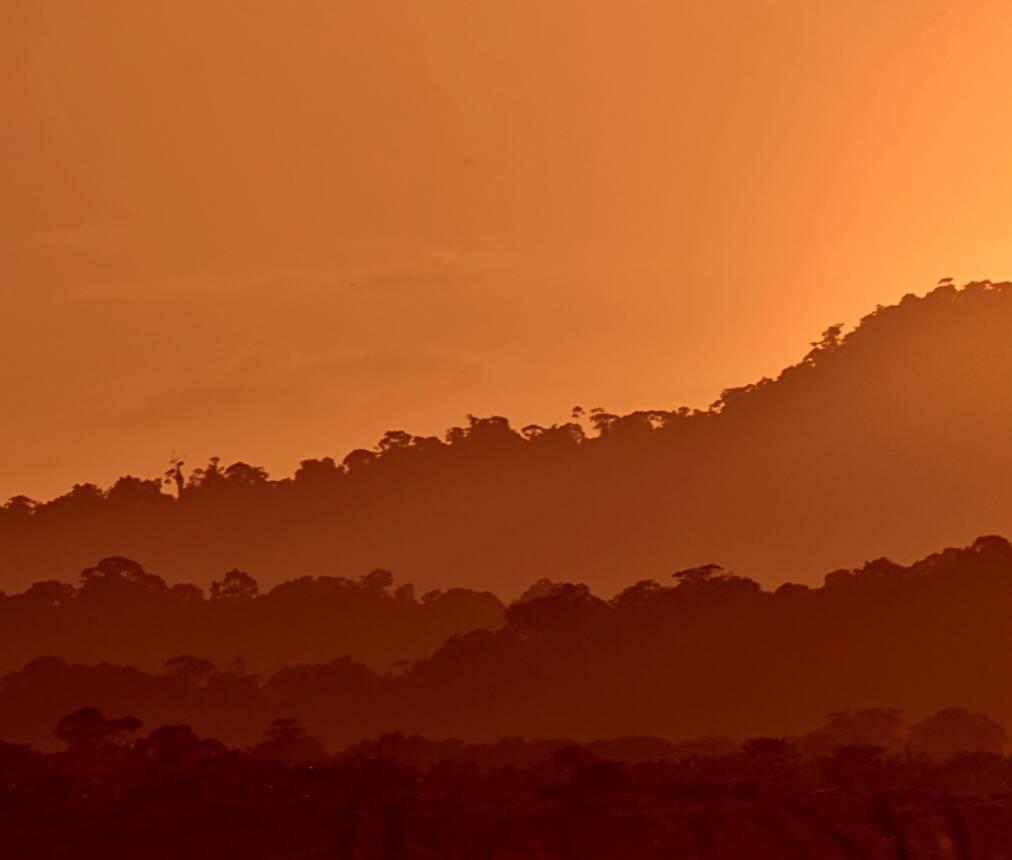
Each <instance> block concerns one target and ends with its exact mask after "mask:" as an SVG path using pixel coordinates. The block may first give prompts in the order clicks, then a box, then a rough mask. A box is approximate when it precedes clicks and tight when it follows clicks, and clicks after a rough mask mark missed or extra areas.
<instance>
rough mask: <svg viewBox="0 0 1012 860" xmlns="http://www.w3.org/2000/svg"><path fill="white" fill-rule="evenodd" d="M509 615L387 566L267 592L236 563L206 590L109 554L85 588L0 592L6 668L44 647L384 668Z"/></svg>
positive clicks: (107, 654)
mask: <svg viewBox="0 0 1012 860" xmlns="http://www.w3.org/2000/svg"><path fill="white" fill-rule="evenodd" d="M504 611H505V607H504V606H503V605H502V603H501V602H500V601H499V600H498V599H497V598H496V597H495V596H494V595H492V594H489V593H487V592H484V593H482V592H476V591H471V590H468V589H466V588H451V589H449V590H447V591H438V590H434V591H429V592H427V593H425V594H422V595H421V596H417V597H416V595H415V593H414V590H413V589H412V587H411V586H410V585H400V586H398V585H396V584H395V582H394V577H393V574H391V573H390V572H389V571H385V570H374V571H372V572H370V573H367V574H365V575H364V576H361V577H359V578H358V579H357V580H354V581H352V580H348V579H343V578H340V577H326V576H324V577H309V576H305V577H301V578H299V579H296V580H292V581H289V582H285V583H281V584H279V585H276V586H275V587H274V588H272V589H270V590H269V591H267V592H266V593H265V594H261V593H260V588H259V585H258V583H257V582H256V580H255V579H253V578H252V577H251V576H250V575H249V574H247V573H245V572H243V571H239V570H230V571H228V572H226V573H225V574H224V575H223V576H222V577H220V578H219V579H216V580H214V581H213V582H212V583H211V584H210V587H209V588H208V589H207V591H206V593H205V592H204V590H203V589H201V588H199V587H197V586H195V585H192V584H189V583H177V584H175V585H172V586H170V585H168V584H167V583H166V582H165V581H164V580H163V579H161V578H160V577H158V576H156V575H154V574H151V573H148V572H146V571H145V570H144V568H143V567H142V566H141V565H140V564H138V563H137V562H135V561H132V560H130V559H126V558H122V557H110V558H105V559H102V560H101V561H100V562H98V564H96V565H94V566H92V567H89V568H87V569H85V570H84V571H83V572H82V573H81V576H80V579H79V582H78V584H77V585H76V586H75V585H71V584H69V583H63V582H57V581H54V580H45V581H42V582H37V583H35V584H34V585H32V586H30V587H29V588H27V589H26V590H25V591H24V592H22V593H19V594H12V595H9V596H0V671H5V670H9V669H12V668H16V667H19V666H21V665H22V664H23V663H24V662H25V661H26V660H29V659H31V658H33V657H37V656H39V655H40V654H53V655H61V656H65V657H72V658H73V659H75V660H79V661H84V662H96V663H97V662H104V661H112V662H121V663H129V664H131V665H135V666H138V667H142V668H146V669H160V668H162V666H163V664H165V662H166V661H167V660H171V658H179V655H181V654H187V653H195V654H199V655H200V656H201V657H202V658H205V659H210V660H212V661H214V663H216V664H218V665H225V664H227V663H229V662H231V661H233V660H235V659H236V658H241V659H242V660H243V661H244V663H245V665H246V667H247V668H248V669H250V670H251V671H257V672H265V671H271V672H273V671H276V670H277V669H279V668H281V667H282V666H284V665H286V664H292V663H306V662H319V661H324V660H329V659H331V658H333V657H337V656H341V655H343V654H354V655H355V657H356V658H357V659H358V660H361V661H362V662H364V663H366V664H368V665H370V666H373V667H375V668H378V669H386V668H389V667H390V666H392V665H393V664H394V663H395V662H396V661H399V660H404V659H410V658H414V657H420V656H423V655H427V654H429V653H431V652H432V651H434V650H435V649H436V648H437V647H438V646H439V645H441V644H442V643H443V642H444V641H445V640H446V639H447V638H448V637H449V636H451V635H452V634H454V633H463V632H466V631H468V630H473V629H475V628H479V627H481V628H488V629H495V628H498V627H499V626H500V625H501V624H502V621H503V616H504ZM180 659H181V658H180Z"/></svg>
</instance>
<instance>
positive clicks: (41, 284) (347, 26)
mask: <svg viewBox="0 0 1012 860" xmlns="http://www.w3.org/2000/svg"><path fill="white" fill-rule="evenodd" d="M1009 44H1012V14H1010V13H1009V12H1008V10H1007V8H1005V7H1003V4H1001V3H998V2H994V3H991V2H987V3H953V2H936V0H921V2H909V0H899V2H893V3H881V2H877V0H876V2H870V0H858V2H850V3H835V4H832V3H811V2H808V0H781V2H772V1H771V2H760V0H755V2H725V3H717V4H714V3H675V2H671V0H624V1H623V2H618V0H611V2H599V0H550V2H535V0H500V2H495V3H491V2H489V3H474V2H467V0H427V2H425V3H422V2H409V0H399V2H392V0H386V2H384V0H377V2H370V3H351V2H323V0H301V2H297V3H282V2H254V0H250V2H241V3H240V2H223V0H199V2H197V0H173V2H158V0H152V2H145V3H129V2H114V0H94V2H89V3H82V2H69V0H65V2H56V0H54V2H49V3H37V2H32V0H8V2H6V3H4V4H3V6H2V8H0V98H2V100H3V105H4V119H3V123H4V125H3V133H2V134H0V199H2V200H3V201H4V204H3V206H0V265H2V275H0V278H2V279H0V395H2V398H3V402H4V404H5V409H4V421H3V424H2V425H0V443H2V444H0V496H4V497H6V496H10V495H13V494H15V493H25V494H28V495H30V496H35V497H39V498H46V497H50V496H52V495H55V494H57V493H59V492H62V491H64V490H65V489H67V488H68V487H69V486H70V485H71V484H73V483H75V482H84V481H95V482H98V483H100V484H108V483H109V482H111V481H112V480H114V479H115V478H116V477H117V476H118V475H121V474H125V473H132V474H138V475H157V474H159V473H160V472H161V471H162V469H163V468H164V467H165V464H166V462H167V460H168V458H169V457H170V455H171V454H172V453H173V452H175V453H178V454H185V455H186V456H187V458H188V460H189V461H190V464H191V465H194V466H195V465H199V464H200V462H201V461H203V460H205V459H206V458H207V457H208V456H210V455H212V454H219V455H221V456H222V457H223V458H224V459H225V460H226V461H229V462H230V461H232V460H236V459H244V460H247V461H249V462H253V463H256V464H260V465H264V466H266V467H267V468H268V469H270V470H271V472H272V473H275V474H286V473H290V472H291V471H292V470H293V469H294V468H295V466H296V465H297V463H298V461H299V460H300V459H302V458H305V457H311V456H323V455H332V456H335V457H338V458H340V457H341V456H343V454H344V453H346V452H347V451H348V450H350V449H351V448H354V447H359V446H369V445H371V444H373V443H374V442H375V441H376V439H378V437H379V436H380V435H381V434H382V433H383V432H384V431H385V430H387V429H391V428H403V429H406V430H408V431H411V432H415V433H420V434H429V433H440V432H441V431H442V430H443V429H444V428H445V427H447V426H450V425H451V424H454V423H459V422H461V421H463V420H464V416H465V414H466V413H475V414H490V413H497V414H505V415H508V416H510V417H511V418H513V419H514V421H515V423H516V424H517V425H518V426H522V425H523V424H526V423H529V422H538V423H543V424H549V423H553V422H556V421H560V420H564V419H565V418H566V417H567V415H568V413H569V409H570V407H571V406H572V405H573V404H575V403H580V404H582V405H584V406H585V407H588V408H589V407H592V406H597V405H601V406H605V407H607V408H608V409H610V410H612V411H629V410H632V409H637V408H648V407H657V408H672V407H675V406H678V405H682V404H688V405H693V406H703V405H706V404H707V403H709V402H710V401H712V400H713V399H715V398H716V397H717V396H718V394H719V392H720V390H721V389H722V388H725V387H729V386H734V385H740V384H744V383H746V382H749V381H752V380H755V379H757V378H759V377H761V376H763V375H772V374H775V373H776V372H777V371H778V370H779V369H780V368H781V367H783V366H784V365H785V364H788V363H790V362H793V361H795V360H797V359H798V358H799V357H800V356H801V355H803V354H804V352H805V351H806V350H807V344H808V342H809V341H812V340H816V339H818V336H819V334H820V332H821V331H822V330H823V329H824V328H826V327H827V326H828V325H830V324H832V323H835V322H838V321H842V322H846V323H854V322H856V321H857V320H858V319H859V318H860V317H861V316H862V315H863V314H865V313H868V312H870V311H871V310H873V309H874V307H875V305H876V304H879V303H882V304H887V303H891V302H894V301H896V300H898V299H899V298H900V297H901V296H902V295H903V294H904V293H907V292H924V291H926V290H928V289H930V288H931V287H932V286H933V284H934V283H935V281H937V280H938V279H939V278H941V277H945V276H951V277H954V278H955V279H956V280H957V281H965V280H970V279H975V278H991V279H993V280H999V279H1005V278H1009V277H1012V252H1010V249H1009V242H1008V236H1009V235H1010V234H1012V230H1010V227H1012V211H1010V207H1009V201H1010V200H1012V145H1010V141H1012V110H1009V97H1010V94H1012V53H1010V52H1009V51H1008V50H1007V46H1008V45H1009Z"/></svg>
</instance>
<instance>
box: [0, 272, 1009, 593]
mask: <svg viewBox="0 0 1012 860" xmlns="http://www.w3.org/2000/svg"><path fill="white" fill-rule="evenodd" d="M68 432H71V431H70V430H68ZM1010 440H1012V284H990V283H974V284H969V285H967V286H965V287H963V288H961V289H957V288H956V287H954V286H952V285H951V284H944V285H942V286H940V287H939V288H937V289H935V290H934V291H932V292H931V293H929V294H928V295H926V296H924V297H916V296H913V295H909V296H906V297H905V298H904V299H903V300H902V301H901V302H900V303H899V304H897V305H895V306H891V307H880V308H878V309H877V310H876V311H875V312H874V313H872V314H870V315H869V316H867V317H865V318H864V319H863V320H862V321H861V323H860V325H858V326H857V327H856V329H855V330H853V331H851V332H849V333H847V334H845V335H844V334H842V333H841V331H840V329H839V327H836V326H834V327H832V328H830V329H828V330H827V332H826V333H825V334H824V336H823V337H822V339H821V340H820V341H819V342H818V343H817V344H815V345H814V346H813V348H812V350H811V351H810V352H809V353H808V354H807V355H806V356H805V357H804V358H803V359H802V360H801V361H799V362H798V363H797V364H795V365H793V366H791V367H789V368H787V369H786V370H784V371H783V372H782V373H781V374H780V375H779V376H778V377H777V378H776V379H775V380H770V379H764V380H761V381H759V382H758V383H755V384H753V385H749V386H746V387H744V388H737V389H731V390H728V391H725V392H724V393H723V395H722V397H721V398H720V400H718V401H717V402H716V403H715V404H714V405H713V406H712V407H711V408H710V409H708V410H705V411H692V410H688V409H675V410H658V411H655V412H636V413H632V414H629V415H622V416H617V415H611V414H609V413H607V412H604V411H602V410H588V411H587V412H581V411H577V412H576V413H575V417H574V420H573V421H572V422H570V423H566V424H563V425H557V426H551V427H538V426H528V427H524V428H512V427H511V426H510V424H509V422H508V421H507V420H506V419H505V418H501V417H491V418H482V419H471V420H470V421H469V424H468V425H467V426H465V427H455V428H453V429H451V430H450V431H448V433H447V434H446V437H445V438H444V439H437V438H434V437H426V438H420V437H415V436H411V435H410V434H408V433H406V432H402V431H395V432H390V433H388V434H387V435H386V436H384V438H383V439H382V440H381V441H380V442H379V444H378V445H377V446H376V448H375V449H374V450H371V451H365V450H358V451H353V452H351V453H350V454H348V455H347V456H346V457H345V458H344V459H343V461H340V462H337V461H335V460H333V459H331V458H322V459H315V460H307V461H305V462H304V463H303V464H302V466H301V468H300V469H299V470H298V471H297V473H296V474H295V475H294V476H293V477H290V478H283V479H280V480H274V479H271V478H270V477H269V476H268V475H267V474H265V473H264V472H263V470H261V469H257V468H255V467H252V466H249V465H247V464H244V463H236V464H234V465H231V466H228V467H224V466H223V465H222V464H221V463H219V462H218V461H214V462H212V463H211V464H209V465H208V466H206V467H203V468H198V469H196V470H193V471H191V472H187V471H186V469H185V468H183V467H180V468H179V469H178V470H177V471H175V472H172V471H171V470H170V475H169V481H168V483H165V482H163V480H162V479H161V477H160V476H159V477H158V478H154V479H149V480H142V479H137V478H132V477H127V478H123V479H121V480H120V481H119V482H117V483H116V484H115V486H113V487H111V488H108V489H105V490H103V489H100V488H98V487H95V486H92V485H80V486H77V487H75V488H74V489H73V490H72V491H71V492H70V493H68V494H66V495H64V496H62V497H60V498H58V499H55V500H52V501H50V502H47V503H44V504H36V503H34V502H31V501H30V500H27V499H24V498H15V499H13V500H11V501H10V502H9V503H8V504H7V505H6V506H5V507H4V508H3V509H2V511H0V587H2V588H4V589H6V590H8V591H10V590H13V589H18V588H24V587H25V586H26V585H27V584H28V583H30V582H32V581H37V580H43V579H53V578H59V579H74V578H76V576H77V573H78V572H79V571H80V570H81V569H83V568H85V567H87V566H89V565H91V564H94V563H95V560H96V559H99V558H102V557H105V556H111V555H115V556H127V557H130V558H137V559H141V560H143V562H144V564H145V567H146V568H147V569H148V570H151V571H153V572H155V573H157V574H159V575H161V576H162V577H164V578H165V579H167V580H169V581H178V580H180V579H186V580H188V581H196V582H198V583H200V584H203V585H206V584H207V583H209V582H210V581H211V580H213V579H219V578H220V577H221V575H222V574H223V573H224V572H225V571H227V570H230V569H232V568H240V569H242V570H245V571H248V572H250V573H251V574H252V575H254V576H255V577H256V578H257V579H258V580H259V581H260V582H261V583H262V584H264V585H271V584H275V583H277V582H280V581H282V580H287V579H292V578H294V577H297V576H301V575H306V574H312V575H330V576H347V577H352V578H357V577H360V576H361V575H363V574H365V573H367V572H368V571H370V570H372V569H375V568H382V569H389V570H392V571H394V572H395V573H396V574H397V577H398V579H399V580H401V581H405V580H407V581H411V582H414V583H416V584H417V585H418V586H419V587H420V588H424V589H431V588H442V587H446V586H448V585H457V586H459V585H466V586H467V587H469V588H479V589H492V590H494V591H496V592H498V593H499V594H500V595H502V596H504V597H506V598H510V597H513V596H515V594H516V593H517V592H518V591H519V590H521V589H522V588H523V587H524V586H525V585H526V584H528V583H530V582H531V581H532V580H535V579H538V578H540V577H547V578H550V579H559V578H568V579H577V580H579V581H582V582H586V583H587V584H589V585H590V586H591V587H593V588H594V589H595V590H596V591H599V592H604V593H608V592H614V591H617V590H619V589H620V588H622V587H624V586H626V585H628V584H629V583H630V582H631V581H632V580H633V579H641V578H643V577H659V576H663V575H665V574H668V573H670V572H671V571H673V570H676V569H679V568H685V567H689V566H693V565H700V564H704V563H706V562H709V561H711V560H719V561H721V563H723V564H724V565H725V566H727V567H731V568H734V569H736V570H738V571H739V572H740V573H742V574H746V575H748V576H750V577H752V578H753V579H756V580H759V581H760V582H762V583H763V584H766V585H776V584H778V583H780V582H783V581H787V580H794V581H800V582H804V581H818V580H821V578H822V576H823V575H824V574H825V573H826V572H827V571H828V570H831V569H833V568H838V567H853V566H857V565H860V564H861V563H862V562H863V561H865V560H866V559H868V558H871V557H877V556H880V555H883V554H884V555H888V556H889V557H891V558H895V559H897V560H899V561H907V560H911V559H912V558H914V557H916V556H918V555H922V554H923V553H924V552H925V551H927V550H929V549H931V548H933V547H936V546H939V545H946V544H952V545H960V544H965V543H968V542H969V541H970V540H972V539H973V537H974V536H976V535H979V534H981V533H988V532H994V533H1007V532H1008V531H1009V530H1010V526H1012V456H1010Z"/></svg>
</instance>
